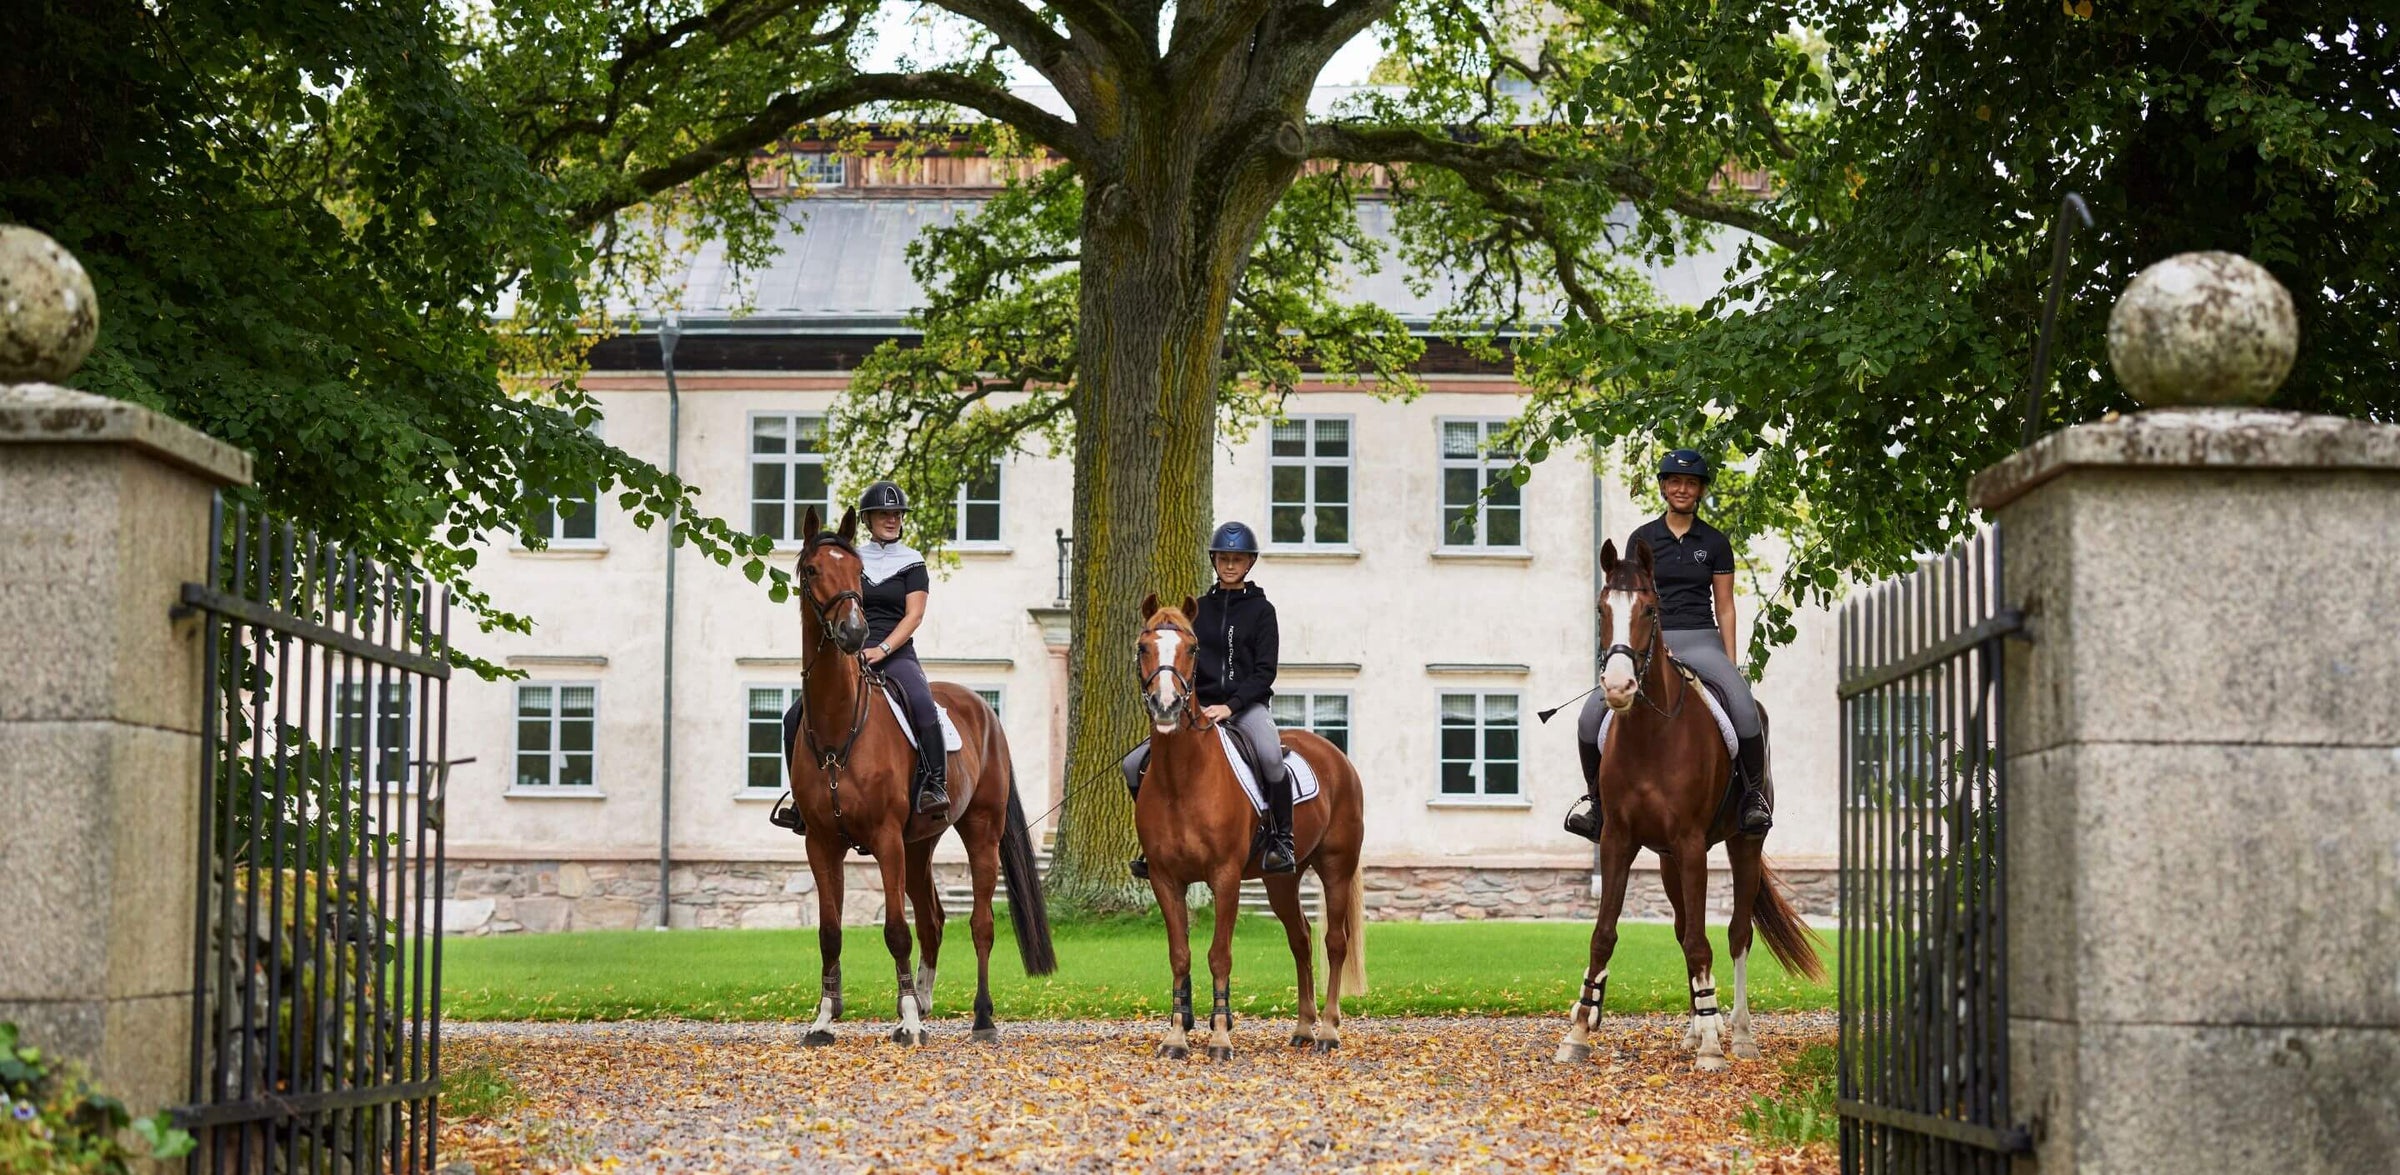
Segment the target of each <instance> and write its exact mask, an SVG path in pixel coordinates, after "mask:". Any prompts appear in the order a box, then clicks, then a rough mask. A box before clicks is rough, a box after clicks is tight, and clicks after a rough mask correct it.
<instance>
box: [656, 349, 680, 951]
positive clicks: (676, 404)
mask: <svg viewBox="0 0 2400 1175" xmlns="http://www.w3.org/2000/svg"><path fill="white" fill-rule="evenodd" d="M682 336H683V322H682V320H681V318H680V316H678V315H677V314H676V313H675V312H674V311H672V310H669V311H667V317H666V321H664V322H661V323H659V324H658V358H659V363H660V364H661V365H662V366H664V367H665V368H666V372H667V476H668V477H669V478H673V477H674V476H676V472H677V461H678V459H679V458H680V457H681V455H682V454H681V449H682V442H683V397H682V396H681V395H680V394H678V393H677V392H676V390H675V340H676V339H678V338H681V337H682ZM681 518H682V514H681V512H680V511H676V510H669V511H668V512H667V616H666V623H665V626H664V627H665V632H666V639H665V641H664V645H665V647H664V649H663V651H662V653H661V657H660V666H661V668H660V670H659V680H658V694H659V718H658V928H659V929H660V930H665V929H667V928H668V927H669V926H670V925H671V924H672V922H671V919H672V913H671V912H672V910H673V909H674V904H675V901H674V895H673V893H672V891H671V888H670V886H669V885H668V877H669V875H670V874H671V873H672V872H673V871H674V868H675V861H674V857H673V854H672V850H671V849H670V847H669V846H670V844H671V841H670V840H669V838H670V837H671V836H672V835H673V834H674V831H675V527H676V525H677V523H678V522H679V521H680V520H681Z"/></svg>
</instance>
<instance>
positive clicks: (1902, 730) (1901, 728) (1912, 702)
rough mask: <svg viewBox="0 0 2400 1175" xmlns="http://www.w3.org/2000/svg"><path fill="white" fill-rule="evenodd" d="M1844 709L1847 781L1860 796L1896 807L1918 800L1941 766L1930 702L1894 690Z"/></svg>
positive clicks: (1920, 694)
mask: <svg viewBox="0 0 2400 1175" xmlns="http://www.w3.org/2000/svg"><path fill="white" fill-rule="evenodd" d="M1844 708H1845V709H1847V710H1848V711H1849V715H1850V758H1851V777H1852V778H1853V779H1855V780H1856V781H1857V783H1858V788H1857V791H1858V794H1859V795H1860V796H1862V797H1867V796H1874V797H1880V798H1882V799H1885V800H1888V801H1890V802H1895V803H1913V802H1915V801H1917V800H1919V799H1922V798H1923V797H1924V794H1925V793H1926V791H1927V790H1928V789H1930V788H1932V787H1933V786H1935V781H1936V780H1937V778H1938V777H1939V775H1940V773H1941V770H1942V768H1943V767H1944V766H1945V763H1944V762H1943V760H1944V757H1945V755H1946V747H1945V743H1944V740H1943V738H1942V734H1941V732H1940V731H1939V730H1937V729H1935V725H1934V717H1933V716H1934V706H1933V698H1932V697H1931V696H1929V695H1927V694H1925V693H1923V692H1921V691H1907V690H1901V689H1898V688H1894V689H1886V690H1879V691H1877V692H1875V693H1872V694H1869V695H1867V696H1865V697H1862V698H1855V699H1852V700H1851V701H1850V703H1849V704H1848V705H1847V706H1846V707H1844Z"/></svg>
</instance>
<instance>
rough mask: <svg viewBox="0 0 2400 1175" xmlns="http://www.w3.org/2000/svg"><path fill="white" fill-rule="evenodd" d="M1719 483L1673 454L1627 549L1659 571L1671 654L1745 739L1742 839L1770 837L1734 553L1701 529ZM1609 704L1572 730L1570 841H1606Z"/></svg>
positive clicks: (1714, 532)
mask: <svg viewBox="0 0 2400 1175" xmlns="http://www.w3.org/2000/svg"><path fill="white" fill-rule="evenodd" d="M1715 480H1716V472H1715V471H1714V470H1712V469H1711V468H1709V464H1708V459H1707V458H1705V457H1702V456H1701V455H1700V454H1699V453H1698V452H1696V451H1694V450H1691V449H1677V450H1675V451H1674V452H1672V453H1669V454H1667V455H1666V457H1665V459H1663V460H1661V461H1660V462H1659V464H1658V492H1659V496H1660V497H1662V498H1665V499H1666V503H1667V510H1666V513H1664V514H1661V515H1660V516H1658V517H1657V518H1653V519H1651V520H1650V521H1648V522H1645V523H1643V524H1642V525H1641V526H1639V527H1637V528H1635V530H1634V532H1633V535H1632V536H1631V537H1630V538H1629V539H1627V540H1626V542H1627V545H1628V546H1629V547H1630V546H1631V545H1632V544H1634V543H1641V544H1644V545H1646V546H1648V547H1649V548H1650V552H1651V555H1652V557H1653V560H1654V562H1655V564H1656V568H1657V569H1656V571H1655V573H1654V574H1655V577H1656V579H1657V585H1658V610H1659V624H1660V626H1661V627H1662V629H1663V630H1664V631H1665V633H1666V642H1667V651H1668V653H1669V654H1670V655H1672V656H1673V657H1674V658H1675V660H1677V661H1679V662H1681V663H1683V664H1684V665H1686V666H1688V667H1690V668H1691V670H1692V671H1693V672H1694V673H1697V674H1699V675H1700V679H1701V680H1702V681H1705V682H1707V683H1708V684H1709V685H1711V686H1713V687H1715V688H1716V689H1717V691H1718V692H1719V694H1720V695H1721V696H1722V697H1723V698H1724V699H1725V708H1726V711H1727V717H1729V718H1731V719H1732V720H1733V732H1734V734H1735V736H1736V737H1737V738H1739V739H1740V746H1741V749H1740V753H1739V754H1738V755H1737V756H1736V761H1735V765H1734V773H1735V775H1736V777H1737V778H1738V779H1739V781H1740V783H1741V788H1742V800H1741V819H1740V829H1741V834H1742V835H1743V836H1751V837H1758V836H1765V835H1766V834H1767V830H1768V829H1769V828H1771V827H1773V826H1774V814H1773V812H1772V811H1771V809H1770V808H1769V806H1768V796H1767V793H1766V787H1765V784H1766V764H1767V739H1766V731H1765V727H1764V726H1763V724H1761V723H1760V721H1759V716H1758V701H1757V699H1756V698H1753V697H1752V696H1751V694H1750V681H1749V679H1748V678H1746V677H1743V676H1742V671H1741V670H1740V669H1739V668H1737V667H1736V665H1735V655H1734V645H1733V642H1734V613H1733V544H1732V543H1731V542H1729V541H1728V540H1727V539H1726V537H1725V532H1723V531H1721V530H1718V529H1717V528H1716V527H1713V526H1710V525H1709V524H1708V523H1706V522H1703V521H1701V520H1700V515H1699V509H1700V499H1701V497H1702V496H1703V495H1705V494H1706V493H1707V491H1708V486H1709V483H1711V482H1713V481H1715ZM1607 713H1608V703H1607V699H1605V698H1603V697H1602V696H1601V695H1600V693H1599V692H1597V691H1595V692H1594V693H1593V694H1592V696H1591V700H1590V701H1587V702H1585V703H1584V704H1583V712H1582V714H1581V715H1580V716H1578V718H1577V719H1576V722H1575V749H1576V750H1577V751H1578V752H1579V753H1580V754H1581V755H1582V757H1583V782H1584V795H1583V798H1582V799H1580V800H1577V801H1576V803H1575V807H1574V808H1573V809H1572V810H1571V811H1569V812H1568V813H1567V822H1566V827H1567V831H1569V832H1572V833H1574V834H1575V835H1577V836H1580V837H1583V838H1584V839H1586V840H1590V841H1598V840H1599V839H1600V819H1601V812H1600V801H1599V796H1600V740H1599V734H1600V720H1601V718H1602V717H1603V716H1604V715H1606V714H1607Z"/></svg>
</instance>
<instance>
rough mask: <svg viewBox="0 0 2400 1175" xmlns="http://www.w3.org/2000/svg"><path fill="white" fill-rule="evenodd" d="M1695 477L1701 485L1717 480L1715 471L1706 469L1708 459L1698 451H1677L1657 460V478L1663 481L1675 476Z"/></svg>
mask: <svg viewBox="0 0 2400 1175" xmlns="http://www.w3.org/2000/svg"><path fill="white" fill-rule="evenodd" d="M1678 474H1680V475H1682V476H1684V477H1696V478H1699V479H1700V484H1701V485H1707V484H1709V483H1710V482H1713V481H1715V480H1717V471H1716V470H1714V469H1711V468H1709V467H1708V458H1706V457H1703V456H1701V455H1700V451H1699V450H1698V449H1677V450H1675V451H1674V452H1672V453H1669V454H1667V455H1666V456H1664V457H1661V458H1659V459H1658V477H1659V480H1661V481H1664V480H1666V479H1667V478H1670V477H1674V476H1677V475H1678Z"/></svg>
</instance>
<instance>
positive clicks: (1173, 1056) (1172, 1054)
mask: <svg viewBox="0 0 2400 1175" xmlns="http://www.w3.org/2000/svg"><path fill="white" fill-rule="evenodd" d="M1158 1055H1159V1056H1161V1057H1164V1058H1166V1059H1167V1060H1170V1061H1180V1060H1182V1059H1184V1058H1185V1057H1188V1056H1191V1055H1192V1050H1190V1049H1187V1048H1185V1047H1183V1046H1182V1045H1179V1044H1162V1045H1160V1046H1158Z"/></svg>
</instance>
